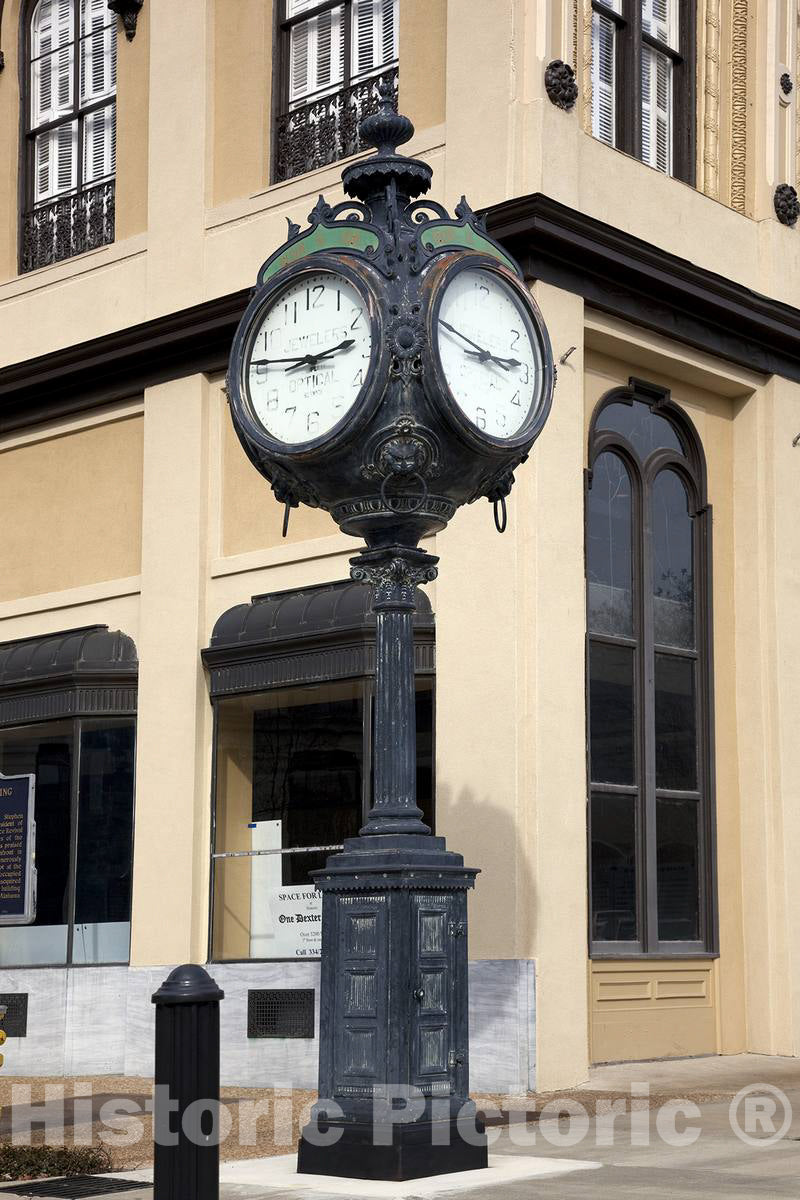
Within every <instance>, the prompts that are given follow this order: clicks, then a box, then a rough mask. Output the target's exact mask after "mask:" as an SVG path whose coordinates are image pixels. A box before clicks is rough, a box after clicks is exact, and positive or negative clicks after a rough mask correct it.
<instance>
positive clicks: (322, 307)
mask: <svg viewBox="0 0 800 1200" xmlns="http://www.w3.org/2000/svg"><path fill="white" fill-rule="evenodd" d="M371 352H372V333H371V326H370V319H369V314H368V312H367V308H366V304H365V302H364V299H363V297H362V296H361V293H360V292H359V291H358V290H357V289H356V288H355V287H354V286H353V284H352V283H350V281H349V280H347V279H345V278H344V277H343V276H342V275H336V274H334V273H333V272H332V271H318V272H315V273H314V274H313V275H303V276H301V277H300V278H299V279H297V281H296V282H294V283H292V284H290V285H289V287H287V288H286V290H285V291H283V292H281V293H280V294H279V295H278V297H277V298H276V299H275V300H273V302H272V304H271V305H270V307H269V309H268V310H267V312H266V313H264V315H263V317H262V318H261V322H260V324H259V325H257V327H256V333H255V336H254V337H253V338H252V339H251V341H250V349H249V352H248V354H247V357H246V360H245V364H244V382H245V384H246V388H247V391H248V393H249V396H250V400H251V403H252V406H253V411H254V412H255V415H256V417H257V418H258V420H259V421H260V422H261V424H262V425H263V426H264V428H265V429H266V431H267V433H269V434H270V435H271V437H273V438H275V439H276V440H277V441H281V442H287V443H289V444H300V443H303V442H311V441H313V440H314V439H315V438H318V437H321V436H322V435H323V434H325V433H327V432H328V431H329V430H330V429H333V427H334V425H337V424H338V423H339V421H341V419H342V417H344V415H345V414H346V413H347V412H348V411H349V410H350V409H351V408H352V406H353V404H354V403H355V401H356V399H357V397H358V394H359V392H360V391H361V389H362V388H363V386H364V383H365V382H366V379H367V372H368V370H369V363H370V357H371Z"/></svg>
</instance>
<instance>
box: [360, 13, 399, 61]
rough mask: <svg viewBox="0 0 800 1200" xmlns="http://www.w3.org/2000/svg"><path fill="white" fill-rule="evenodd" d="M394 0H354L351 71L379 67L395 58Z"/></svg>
mask: <svg viewBox="0 0 800 1200" xmlns="http://www.w3.org/2000/svg"><path fill="white" fill-rule="evenodd" d="M397 26H398V20H397V0H353V30H352V36H353V74H354V75H356V76H358V75H365V74H368V73H369V72H370V71H377V70H380V68H381V67H383V66H385V65H386V63H389V62H393V61H394V60H395V59H396V58H397V50H398V45H397V41H398V39H397Z"/></svg>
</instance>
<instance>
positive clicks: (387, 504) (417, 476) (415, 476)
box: [381, 471, 428, 513]
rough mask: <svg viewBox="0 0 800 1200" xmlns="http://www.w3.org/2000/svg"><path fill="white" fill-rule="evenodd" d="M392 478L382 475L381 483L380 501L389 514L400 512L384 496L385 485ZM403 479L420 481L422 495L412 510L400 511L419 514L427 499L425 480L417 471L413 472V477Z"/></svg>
mask: <svg viewBox="0 0 800 1200" xmlns="http://www.w3.org/2000/svg"><path fill="white" fill-rule="evenodd" d="M394 478H395V476H394V475H384V477H383V483H382V484H381V500H382V501H383V504H384V505H385V507H386V508H388V509H389V510H390V511H391V512H400V511H401V510H400V509H399V508H395V506H394V504H393V503H392V500H391V499H390V498H389V497H388V496H387V495H386V485H387V483H388V482H389V480H390V479H394ZM405 478H406V479H409V480H410V479H418V480H419V481H420V483H421V484H422V495H421V496H420V497H419V500H418V501H417V503H416V504H415V505H414V507H413V508H404V509H403V510H402V511H403V512H405V513H415V512H419V510H420V509H421V508H422V506H423V504H424V503H425V501H426V500H427V499H428V485H427V483H426V482H425V480H424V479H423V477H422V476H421V475H420V474H419V472H418V471H415V472H414V474H413V475H407V476H405ZM395 499H397V497H395Z"/></svg>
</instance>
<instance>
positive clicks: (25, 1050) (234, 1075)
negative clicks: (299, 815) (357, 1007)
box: [0, 959, 536, 1095]
mask: <svg viewBox="0 0 800 1200" xmlns="http://www.w3.org/2000/svg"><path fill="white" fill-rule="evenodd" d="M176 965H177V964H172V965H167V966H162V967H128V966H97V967H89V966H87V967H13V968H12V967H0V1002H1V1003H5V998H6V996H7V995H17V996H20V997H22V996H27V1022H26V1029H25V1036H24V1037H13V1036H12V1037H9V1039H8V1041H7V1042H6V1044H5V1045H4V1047H3V1053H4V1055H5V1065H4V1067H3V1073H4V1074H5V1075H23V1076H24V1075H51V1076H59V1075H60V1076H64V1077H66V1078H72V1077H74V1076H77V1075H141V1076H144V1077H149V1076H151V1075H152V1074H153V1054H154V1029H155V1010H154V1007H153V1005H152V1004H151V1002H150V997H151V996H152V994H153V992H155V991H156V990H157V989H158V988H159V987H160V986H161V984H162V983H163V982H164V980H165V979H166V978H167V976H168V975H169V973H170V971H171V970H172V967H173V966H176ZM208 972H209V974H210V975H212V976H213V977H214V979H215V980H216V981H217V983H218V984H219V986H220V987H221V988H222V989H223V991H224V992H225V999H224V1000H223V1001H222V1004H221V1005H220V1027H221V1035H222V1061H221V1064H220V1067H221V1081H222V1083H223V1084H225V1085H232V1086H234V1087H282V1088H303V1089H308V1090H313V1089H315V1088H316V1086H317V1072H318V1065H319V1041H318V1032H319V963H318V962H249V963H245V962H242V963H210V964H209V966H208ZM270 988H277V989H285V988H297V989H300V990H306V989H310V990H312V991H314V993H315V997H314V1001H315V1002H314V1018H315V1019H314V1036H313V1037H306V1038H252V1037H248V1021H247V1010H248V993H249V992H250V991H251V990H258V989H270ZM469 1011H470V1089H471V1091H472V1092H494V1093H501V1094H502V1093H509V1094H514V1095H519V1094H520V1093H524V1092H526V1091H529V1090H530V1091H532V1090H534V1088H535V1067H534V1063H535V1058H534V1052H535V1045H536V1039H535V1032H536V1031H535V1013H536V999H535V972H534V963H533V961H532V960H530V959H484V960H479V961H477V962H471V963H470V964H469Z"/></svg>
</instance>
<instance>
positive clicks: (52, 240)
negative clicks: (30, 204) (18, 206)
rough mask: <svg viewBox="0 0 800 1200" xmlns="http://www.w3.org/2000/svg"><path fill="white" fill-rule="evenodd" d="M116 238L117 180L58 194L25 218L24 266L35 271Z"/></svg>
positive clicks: (22, 265) (23, 238) (22, 268)
mask: <svg viewBox="0 0 800 1200" xmlns="http://www.w3.org/2000/svg"><path fill="white" fill-rule="evenodd" d="M113 241H114V180H113V179H111V180H107V181H106V182H105V183H100V184H98V185H97V186H96V187H93V188H87V189H86V190H85V191H82V192H78V193H77V195H73V196H59V197H58V199H56V200H53V201H52V202H51V203H50V204H42V205H39V207H38V208H34V209H33V210H32V211H31V212H28V213H25V214H24V216H23V218H22V263H21V270H22V271H23V272H25V271H35V270H36V268H37V267H48V266H50V265H51V264H52V263H57V262H61V261H62V259H65V258H73V257H74V255H76V254H83V253H85V251H87V250H96V249H97V248H98V246H107V245H108V244H109V243H110V242H113Z"/></svg>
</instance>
